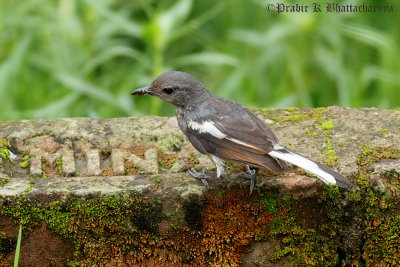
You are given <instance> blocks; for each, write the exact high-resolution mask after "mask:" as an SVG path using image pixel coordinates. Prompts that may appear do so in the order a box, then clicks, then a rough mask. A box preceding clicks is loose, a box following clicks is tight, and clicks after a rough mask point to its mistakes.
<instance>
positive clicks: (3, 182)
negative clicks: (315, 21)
mask: <svg viewBox="0 0 400 267" xmlns="http://www.w3.org/2000/svg"><path fill="white" fill-rule="evenodd" d="M9 181H10V176H8V175H6V176H4V177H0V186H4V185H6V184H8V182H9Z"/></svg>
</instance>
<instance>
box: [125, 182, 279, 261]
mask: <svg viewBox="0 0 400 267" xmlns="http://www.w3.org/2000/svg"><path fill="white" fill-rule="evenodd" d="M257 198H259V196H258V195H256V194H254V195H253V196H252V197H251V198H249V196H248V191H247V190H243V191H241V190H235V191H230V192H227V193H225V194H223V195H222V196H219V195H213V194H208V195H207V203H208V206H207V207H206V208H205V209H204V210H203V212H202V221H203V229H202V230H201V231H194V230H191V229H189V228H186V227H182V228H173V230H172V231H170V232H169V233H168V234H167V235H164V236H163V237H161V238H154V237H152V236H150V235H147V236H143V235H142V236H141V238H140V241H138V242H137V243H136V244H135V246H137V247H138V248H139V249H138V250H137V252H136V253H132V252H130V253H129V255H128V256H127V257H126V259H127V263H129V265H132V266H134V265H137V266H139V265H146V266H157V265H160V264H161V265H163V266H169V265H171V266H172V265H174V266H205V265H217V266H239V265H240V263H241V253H242V252H244V251H245V250H246V249H247V247H248V246H249V245H250V244H251V242H252V241H254V240H255V239H256V238H257V237H258V236H260V235H261V234H262V233H265V231H266V229H267V226H268V225H269V223H270V222H272V220H273V219H274V217H273V216H272V215H271V214H270V213H268V212H266V211H265V208H264V206H263V205H260V204H259V202H257V201H255V200H257Z"/></svg>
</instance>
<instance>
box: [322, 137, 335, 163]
mask: <svg viewBox="0 0 400 267" xmlns="http://www.w3.org/2000/svg"><path fill="white" fill-rule="evenodd" d="M325 141H326V150H325V151H324V158H325V163H326V165H327V166H328V167H333V166H335V165H336V164H337V161H338V157H337V156H336V152H335V150H334V149H333V145H332V142H331V140H330V139H329V138H328V137H325Z"/></svg>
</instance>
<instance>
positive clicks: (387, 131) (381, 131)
mask: <svg viewBox="0 0 400 267" xmlns="http://www.w3.org/2000/svg"><path fill="white" fill-rule="evenodd" d="M379 133H380V134H381V135H384V134H387V133H389V129H388V128H382V129H379Z"/></svg>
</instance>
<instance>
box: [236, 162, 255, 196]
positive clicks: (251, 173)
mask: <svg viewBox="0 0 400 267" xmlns="http://www.w3.org/2000/svg"><path fill="white" fill-rule="evenodd" d="M257 175H258V169H253V170H251V169H250V167H249V165H246V172H241V173H239V176H240V177H243V178H246V179H249V180H250V194H249V195H251V193H252V192H253V189H254V185H255V183H256V180H257Z"/></svg>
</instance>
